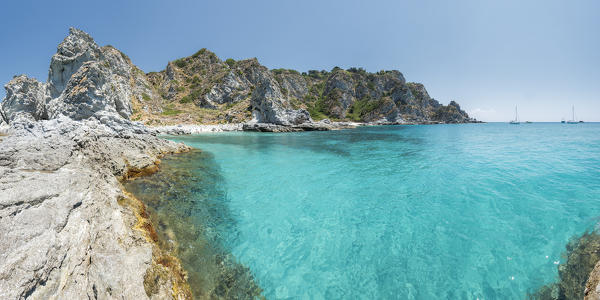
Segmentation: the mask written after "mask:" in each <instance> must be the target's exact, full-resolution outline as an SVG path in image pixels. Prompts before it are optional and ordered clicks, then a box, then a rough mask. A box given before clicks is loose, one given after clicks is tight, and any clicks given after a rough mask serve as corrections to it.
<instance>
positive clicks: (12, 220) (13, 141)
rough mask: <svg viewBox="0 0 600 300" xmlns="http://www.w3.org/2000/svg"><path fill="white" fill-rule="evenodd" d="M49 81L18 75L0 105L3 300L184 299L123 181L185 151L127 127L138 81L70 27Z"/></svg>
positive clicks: (179, 278) (174, 265) (126, 63)
mask: <svg viewBox="0 0 600 300" xmlns="http://www.w3.org/2000/svg"><path fill="white" fill-rule="evenodd" d="M48 77H49V79H48V82H47V83H41V82H39V81H37V80H35V79H32V78H28V77H27V76H24V75H21V76H16V77H15V78H13V79H12V80H11V81H10V82H9V83H8V84H7V85H6V91H7V95H6V98H5V99H4V100H3V101H2V103H1V105H0V116H1V118H0V119H2V121H1V122H0V299H25V298H32V299H49V298H50V299H51V298H55V299H85V298H88V299H91V298H93V299H98V298H100V299H112V298H125V299H149V298H150V299H169V298H177V299H186V298H187V299H189V298H191V294H190V290H189V287H187V283H186V279H185V272H184V271H183V270H182V269H181V266H180V265H179V264H178V261H177V259H176V258H174V257H171V256H170V255H169V254H168V253H165V252H164V251H163V250H162V249H160V248H159V247H158V246H157V244H156V241H155V240H154V239H153V230H154V229H153V227H152V224H151V222H150V220H149V219H148V215H147V213H146V212H145V210H144V205H143V203H141V202H139V201H136V199H132V198H131V197H130V196H128V195H127V194H126V193H124V192H123V191H122V189H121V184H120V182H119V180H118V179H119V178H121V179H125V178H128V177H130V176H132V175H135V174H137V173H140V174H143V173H144V172H146V171H148V170H149V171H152V170H155V169H156V164H157V162H158V159H159V158H160V157H161V156H162V155H164V154H166V153H174V152H180V151H186V150H187V147H186V146H184V145H182V144H176V143H173V142H169V141H166V140H163V139H160V138H157V137H155V136H153V135H151V134H149V133H150V131H148V129H147V128H146V127H144V126H143V125H141V124H137V123H133V122H131V121H129V120H128V117H129V115H130V114H131V111H132V106H134V105H135V101H137V100H136V97H139V98H140V99H141V97H142V94H145V93H152V91H151V90H150V89H149V87H148V85H147V84H146V79H145V75H144V74H143V73H142V72H141V71H139V70H137V68H135V67H134V66H133V65H132V64H131V61H130V60H129V59H128V58H127V57H126V56H124V55H123V54H121V53H120V52H119V51H117V50H116V49H114V48H112V47H103V48H99V47H98V46H97V45H96V44H95V43H94V42H93V40H92V39H91V37H89V35H87V34H85V33H84V32H82V31H79V30H76V29H71V30H70V34H69V36H68V37H67V38H66V39H65V41H63V43H61V44H60V45H59V47H58V51H57V54H56V55H55V56H54V57H53V59H52V63H51V66H50V71H49V76H48Z"/></svg>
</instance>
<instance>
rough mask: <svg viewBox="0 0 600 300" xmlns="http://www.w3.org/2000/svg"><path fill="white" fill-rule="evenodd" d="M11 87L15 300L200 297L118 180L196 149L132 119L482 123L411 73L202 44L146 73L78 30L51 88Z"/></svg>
mask: <svg viewBox="0 0 600 300" xmlns="http://www.w3.org/2000/svg"><path fill="white" fill-rule="evenodd" d="M5 88H6V91H7V94H6V97H5V98H4V100H3V101H2V102H1V103H0V298H1V299H24V298H34V299H40V298H41V299H46V298H57V299H81V298H95V299H96V298H102V299H107V298H127V299H138V298H139V299H148V298H150V299H165V298H178V299H181V298H184V299H185V298H190V297H191V295H190V292H189V288H187V287H186V282H185V281H186V280H185V272H183V271H182V269H181V266H180V265H179V264H178V263H177V259H175V258H173V257H170V256H169V255H168V253H164V252H163V251H162V250H161V249H159V248H158V246H157V245H156V243H155V242H156V241H155V240H154V238H153V234H152V230H154V229H153V228H152V225H151V222H150V221H149V220H148V216H147V214H146V213H145V211H144V206H143V204H141V203H139V201H138V202H136V200H135V199H132V198H131V197H130V196H128V195H127V194H126V193H124V192H123V191H122V190H121V186H120V183H119V181H118V178H126V177H128V176H129V174H130V173H131V172H132V171H133V172H142V170H143V169H145V168H147V167H149V168H150V169H156V165H155V164H156V163H157V160H158V158H159V157H160V156H161V155H162V154H164V153H173V152H178V151H184V150H186V149H187V148H186V147H185V146H184V145H182V144H176V143H173V142H168V141H165V140H162V139H159V138H157V137H155V136H154V135H152V134H153V132H156V131H153V130H149V129H148V128H147V127H145V126H143V125H142V124H141V123H136V122H132V121H131V120H141V121H144V122H146V124H152V123H153V122H154V123H159V124H160V123H164V121H165V120H167V121H176V122H181V123H192V124H194V123H201V122H206V121H208V122H213V123H217V122H222V123H223V122H224V123H241V122H245V121H250V120H252V121H254V122H250V123H246V124H238V125H234V126H232V127H218V128H217V127H215V128H211V129H210V130H226V129H229V128H232V130H235V129H239V128H242V129H244V130H256V131H299V130H326V129H334V128H340V127H351V126H354V125H355V124H353V123H349V122H342V123H337V124H336V123H334V122H330V121H329V120H328V119H326V118H327V117H330V118H335V119H340V120H353V121H382V122H383V123H386V122H403V121H404V120H416V121H418V122H421V121H422V122H429V121H440V122H464V121H466V120H468V119H467V116H466V114H465V113H464V112H463V111H461V110H460V107H459V106H458V104H456V103H451V105H448V106H442V105H440V104H439V103H438V102H437V101H435V100H433V99H431V98H429V96H428V95H427V92H426V91H425V89H424V87H423V86H422V85H418V84H410V83H406V82H405V81H404V78H403V76H402V74H401V73H400V72H397V71H388V72H380V73H378V74H370V73H366V72H364V71H363V70H360V69H350V70H341V69H339V68H336V69H334V70H333V71H332V72H325V71H322V72H315V71H311V72H309V73H307V74H300V73H298V72H295V71H291V70H274V71H270V70H268V69H267V68H266V67H264V66H261V65H260V64H259V63H258V61H257V60H256V59H248V60H243V61H237V62H236V61H233V60H226V61H225V62H223V61H221V60H220V59H219V58H218V57H216V55H214V54H213V53H211V52H209V51H207V50H200V51H199V52H198V53H196V54H194V55H192V56H191V57H188V58H184V59H180V60H176V61H174V62H171V63H169V64H168V65H167V67H166V69H165V70H164V71H162V72H158V73H149V74H144V73H143V72H142V71H140V70H139V69H138V68H137V67H135V66H134V65H133V64H132V62H131V60H130V59H129V58H128V57H127V56H126V55H124V54H123V53H121V52H120V51H118V50H116V49H115V48H113V47H111V46H104V47H99V46H98V45H97V44H96V43H95V42H94V40H93V39H92V38H91V37H90V36H89V35H88V34H86V33H85V32H83V31H80V30H77V29H74V28H71V29H70V31H69V35H68V36H67V37H66V38H65V40H64V41H63V42H62V43H61V44H60V45H59V46H58V49H57V53H56V54H55V55H54V56H53V57H52V61H51V64H50V70H49V74H48V80H47V82H46V83H42V82H39V81H37V80H35V79H33V78H29V77H27V76H25V75H20V76H15V77H14V78H13V79H12V80H11V81H10V82H9V83H8V84H7V85H6V86H5ZM130 119H131V120H130ZM313 119H317V120H321V121H319V122H314V121H313ZM197 129H198V128H195V129H194V128H171V129H167V132H171V131H174V132H183V133H185V132H192V131H194V130H197ZM6 133H8V136H7V135H6ZM142 173H143V172H142ZM154 235H155V234H154Z"/></svg>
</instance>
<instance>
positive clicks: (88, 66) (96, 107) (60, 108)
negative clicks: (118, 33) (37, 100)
mask: <svg viewBox="0 0 600 300" xmlns="http://www.w3.org/2000/svg"><path fill="white" fill-rule="evenodd" d="M112 79H113V76H112V74H111V72H110V70H108V68H107V67H105V66H103V65H102V63H100V62H95V61H90V62H86V63H84V64H83V65H82V66H81V67H80V68H79V69H78V70H77V72H76V73H75V74H73V76H72V77H71V79H70V80H69V81H68V83H67V86H66V88H65V90H64V92H63V93H62V94H61V95H60V96H59V97H58V98H55V99H52V100H51V101H50V103H49V104H48V112H49V116H50V118H56V117H58V116H59V115H65V116H68V117H70V118H72V119H74V120H82V119H87V118H90V117H94V116H96V115H97V114H98V113H100V112H102V113H104V114H106V113H108V114H114V115H116V114H118V115H120V116H121V117H123V118H127V117H128V116H129V115H130V114H131V104H130V103H129V98H128V97H127V96H128V95H127V92H126V91H123V89H122V86H120V84H119V82H118V81H114V80H112Z"/></svg>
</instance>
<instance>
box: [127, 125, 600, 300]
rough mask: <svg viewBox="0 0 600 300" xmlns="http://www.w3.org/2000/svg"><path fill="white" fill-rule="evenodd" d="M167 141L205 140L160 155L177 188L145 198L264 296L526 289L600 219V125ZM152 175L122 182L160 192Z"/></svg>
mask: <svg viewBox="0 0 600 300" xmlns="http://www.w3.org/2000/svg"><path fill="white" fill-rule="evenodd" d="M167 138H168V139H171V140H173V141H177V142H183V143H185V144H187V145H189V146H192V147H194V148H196V149H199V150H198V151H197V152H195V154H194V155H189V154H188V155H187V156H186V154H178V155H173V156H172V158H170V157H167V158H165V159H164V160H163V162H162V166H161V169H162V168H169V167H170V168H171V169H179V170H182V169H185V170H186V172H187V173H185V175H182V176H180V177H185V178H183V179H182V178H180V179H173V180H183V181H185V184H179V185H177V184H176V185H169V186H170V187H169V193H171V197H170V198H169V199H167V200H165V199H162V200H161V199H159V200H155V201H154V202H153V204H152V205H150V206H152V207H153V209H154V210H156V211H160V209H161V205H165V204H164V202H169V206H170V207H171V208H170V209H173V207H175V209H177V207H178V206H179V204H178V203H179V202H178V201H181V203H185V205H181V207H182V209H181V212H180V215H181V214H183V215H185V220H186V221H185V222H183V224H179V225H177V226H180V227H181V226H183V227H185V226H195V227H199V228H203V229H202V230H197V231H195V232H196V234H197V235H201V236H202V237H197V238H200V239H204V240H205V241H207V243H214V244H217V246H214V247H217V248H218V249H219V251H222V252H226V253H228V255H230V257H232V259H233V260H235V262H236V263H238V264H239V265H241V266H243V268H244V269H245V270H247V272H249V273H250V276H251V277H252V278H253V280H254V281H255V282H256V284H258V286H260V288H261V289H262V295H263V296H265V297H266V298H267V299H522V298H525V297H526V296H527V294H528V293H531V292H535V290H536V289H538V288H539V287H540V286H543V285H545V284H549V283H552V282H554V281H556V280H557V279H558V269H559V267H560V266H561V264H564V263H565V260H566V258H565V255H564V254H565V251H566V245H567V243H568V242H569V241H571V240H573V239H574V238H575V237H577V236H580V235H581V234H582V233H584V232H586V231H589V230H593V229H595V228H596V226H597V223H598V222H599V216H600V123H583V124H560V123H532V124H520V125H510V124H506V123H484V124H456V125H399V126H372V127H359V128H356V129H349V130H339V131H326V132H297V133H251V132H224V133H207V134H201V135H192V136H168V137H167ZM160 173H161V171H159V172H158V173H157V174H156V176H160ZM153 176H155V175H153ZM190 177H193V178H194V180H189V178H190ZM152 178H153V177H152V176H150V177H148V178H146V179H145V181H140V182H141V183H139V184H138V185H137V186H135V185H136V183H135V182H134V183H131V184H129V185H130V187H129V188H128V189H130V190H132V191H133V192H134V194H136V191H137V194H140V193H142V191H143V193H146V194H147V195H148V194H153V193H158V192H157V191H156V190H153V187H152V185H151V184H150V183H151V182H152V180H153V179H152ZM144 182H145V183H144ZM180 192H181V193H180ZM173 193H174V194H177V193H180V194H177V196H173V195H172V194H173ZM160 194H164V193H163V192H161V193H160ZM141 198H143V197H141ZM175 219H178V218H175ZM172 222H177V220H173V221H172ZM177 226H171V227H177ZM163 227H164V226H163ZM166 227H169V226H166ZM159 230H169V228H162V229H160V228H159ZM175 235H176V234H175ZM174 239H176V238H174ZM184 244H185V243H184ZM194 245H197V243H195V244H194V243H191V244H190V243H188V244H185V247H187V250H186V251H188V252H191V253H194V252H195V251H200V250H196V248H194V247H195V246H194ZM219 251H217V252H219ZM211 253H214V251H213V252H211ZM184 260H185V259H184ZM184 267H185V268H186V270H190V271H191V272H199V273H201V272H202V268H203V267H202V264H201V263H198V259H196V260H195V262H194V263H189V262H188V263H186V262H185V261H184Z"/></svg>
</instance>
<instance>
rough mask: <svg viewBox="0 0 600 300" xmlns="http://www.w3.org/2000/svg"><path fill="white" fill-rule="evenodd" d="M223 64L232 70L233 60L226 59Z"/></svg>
mask: <svg viewBox="0 0 600 300" xmlns="http://www.w3.org/2000/svg"><path fill="white" fill-rule="evenodd" d="M225 63H226V64H227V65H229V67H230V68H233V66H234V65H235V59H233V58H228V59H226V60H225Z"/></svg>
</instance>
